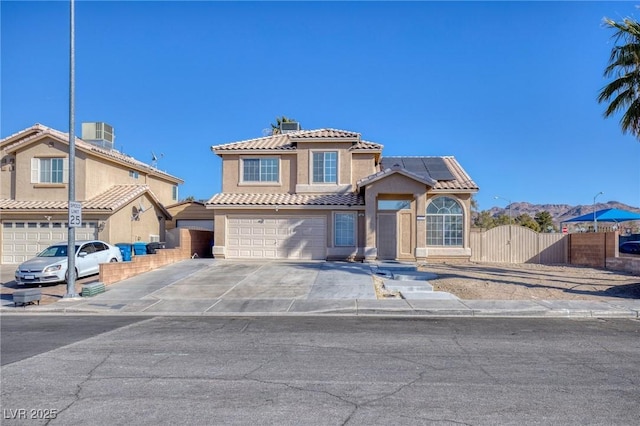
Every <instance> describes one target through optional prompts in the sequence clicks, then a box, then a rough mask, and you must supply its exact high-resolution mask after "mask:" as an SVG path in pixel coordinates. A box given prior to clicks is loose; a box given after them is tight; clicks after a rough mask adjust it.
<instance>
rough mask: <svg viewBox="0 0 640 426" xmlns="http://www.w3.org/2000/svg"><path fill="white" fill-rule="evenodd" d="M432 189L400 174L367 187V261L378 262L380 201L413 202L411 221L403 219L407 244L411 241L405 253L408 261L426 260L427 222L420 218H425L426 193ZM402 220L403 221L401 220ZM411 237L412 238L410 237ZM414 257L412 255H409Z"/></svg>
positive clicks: (403, 230)
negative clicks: (378, 214)
mask: <svg viewBox="0 0 640 426" xmlns="http://www.w3.org/2000/svg"><path fill="white" fill-rule="evenodd" d="M428 188H429V187H428V186H427V185H425V184H424V183H421V182H417V181H416V180H414V179H411V178H409V177H406V176H404V175H401V174H399V173H395V174H392V175H390V176H387V177H385V178H383V179H380V180H377V181H375V182H373V183H371V184H369V185H367V186H366V189H365V191H366V197H365V198H366V200H365V204H366V206H367V207H366V211H367V217H366V221H367V223H366V227H365V229H366V241H365V247H366V249H365V251H366V252H367V255H366V257H367V259H369V260H373V259H376V258H377V229H378V223H377V213H378V200H382V199H387V200H401V199H406V200H411V209H410V217H409V218H408V219H407V218H403V219H402V221H401V223H402V224H404V225H405V226H404V228H408V229H404V228H401V229H400V232H401V234H402V233H404V235H405V240H404V241H407V240H409V241H410V242H409V243H408V244H410V248H409V249H406V248H405V249H404V250H402V248H401V252H402V251H404V252H405V254H404V256H403V257H404V258H407V259H411V258H415V257H417V258H422V253H423V252H424V250H422V251H421V250H417V249H423V248H424V247H425V245H426V221H424V220H417V216H423V215H424V212H423V213H420V212H422V211H423V206H424V200H425V192H426V191H427V190H428ZM398 220H400V218H399V219H398ZM408 233H410V234H412V235H409V234H408ZM407 253H412V254H407Z"/></svg>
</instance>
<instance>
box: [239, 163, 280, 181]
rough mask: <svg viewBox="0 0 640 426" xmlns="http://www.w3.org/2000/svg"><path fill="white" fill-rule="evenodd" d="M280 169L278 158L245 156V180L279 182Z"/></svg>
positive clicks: (243, 167)
mask: <svg viewBox="0 0 640 426" xmlns="http://www.w3.org/2000/svg"><path fill="white" fill-rule="evenodd" d="M279 178H280V170H279V166H278V159H277V158H244V159H243V160H242V181H243V182H278V180H279Z"/></svg>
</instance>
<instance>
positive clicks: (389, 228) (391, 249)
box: [376, 211, 398, 260]
mask: <svg viewBox="0 0 640 426" xmlns="http://www.w3.org/2000/svg"><path fill="white" fill-rule="evenodd" d="M376 235H377V236H378V243H377V245H378V259H387V260H388V259H395V258H396V257H397V253H398V248H397V247H398V246H397V240H398V237H397V235H398V221H397V212H395V211H394V212H386V213H378V232H377V233H376Z"/></svg>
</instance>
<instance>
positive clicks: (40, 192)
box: [2, 139, 85, 201]
mask: <svg viewBox="0 0 640 426" xmlns="http://www.w3.org/2000/svg"><path fill="white" fill-rule="evenodd" d="M34 157H35V158H68V157H69V155H68V147H67V146H66V145H65V144H63V143H60V142H58V141H53V140H52V139H44V140H42V141H39V142H36V143H34V144H31V145H28V146H26V147H24V148H23V149H20V150H18V151H17V152H16V153H15V173H13V178H14V179H15V181H14V182H15V183H13V182H11V181H8V182H6V181H5V180H4V179H3V181H2V186H3V193H4V192H7V190H6V189H5V186H6V187H9V188H10V187H14V188H15V191H14V192H15V193H14V194H12V195H13V196H12V197H10V198H13V199H15V200H17V201H57V200H67V199H68V198H69V189H68V187H67V184H55V183H54V184H43V183H31V159H32V158H34ZM75 173H76V181H78V182H80V181H81V179H83V178H84V177H85V159H84V157H82V156H80V155H78V156H77V158H76V163H75ZM3 177H4V175H3ZM9 192H10V190H9ZM82 195H83V194H82V190H81V188H80V187H79V185H78V186H76V199H79V200H82V199H83V198H82V197H81V196H82Z"/></svg>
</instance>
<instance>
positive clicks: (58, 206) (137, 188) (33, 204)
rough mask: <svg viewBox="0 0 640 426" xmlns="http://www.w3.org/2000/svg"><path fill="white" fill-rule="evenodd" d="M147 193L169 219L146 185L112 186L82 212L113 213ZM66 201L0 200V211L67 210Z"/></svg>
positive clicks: (89, 201) (86, 205) (83, 202)
mask: <svg viewBox="0 0 640 426" xmlns="http://www.w3.org/2000/svg"><path fill="white" fill-rule="evenodd" d="M145 193H148V194H149V196H150V197H151V199H152V200H153V201H154V202H155V203H156V204H157V205H158V206H159V207H160V208H161V209H162V210H163V211H165V213H166V214H167V216H168V217H171V215H170V214H169V212H167V211H166V209H165V208H164V207H162V205H161V204H160V202H159V200H158V198H157V197H156V196H155V194H154V193H153V192H152V191H151V190H150V189H149V186H147V185H114V186H112V187H111V188H109V189H108V190H106V191H105V192H103V193H101V194H99V195H97V196H95V197H93V198H91V199H89V200H86V201H82V209H83V210H94V211H96V210H102V211H105V212H115V211H117V210H119V209H120V208H122V207H123V206H125V205H127V204H128V203H130V202H131V201H133V200H135V199H136V198H138V197H140V196H141V195H143V194H145ZM67 205H68V204H67V201H16V200H8V199H4V200H2V199H0V210H67Z"/></svg>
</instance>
